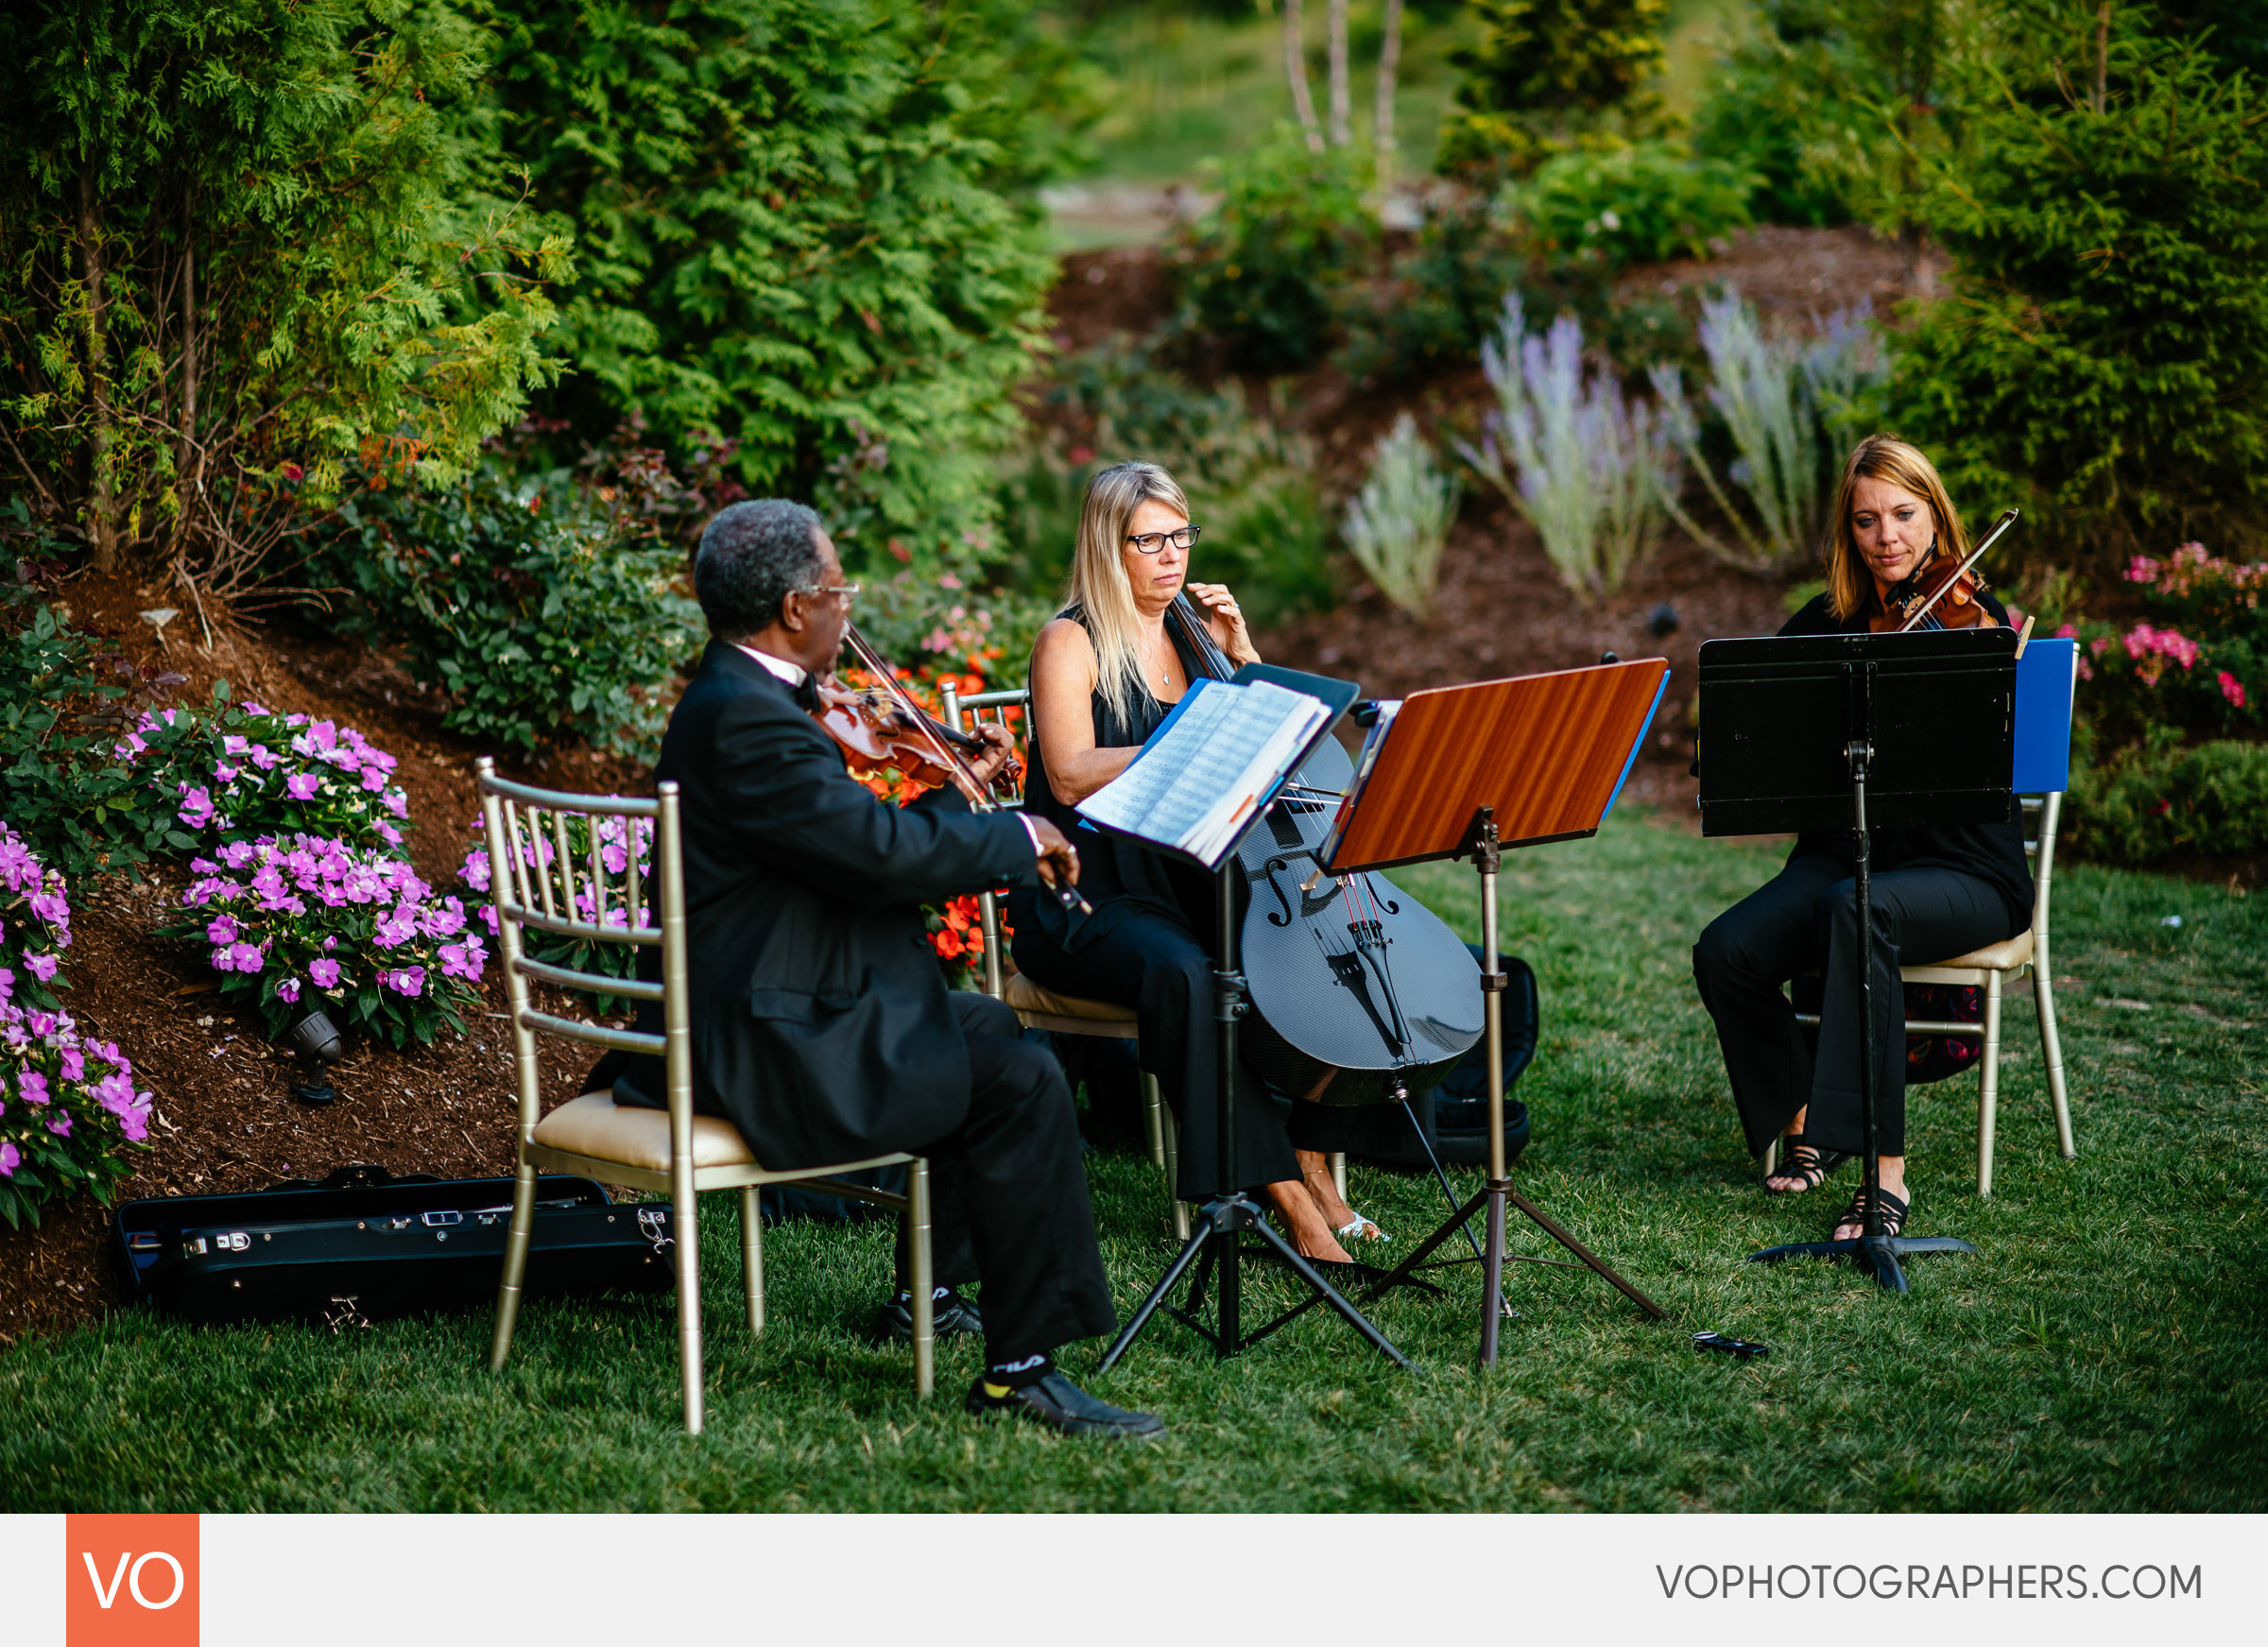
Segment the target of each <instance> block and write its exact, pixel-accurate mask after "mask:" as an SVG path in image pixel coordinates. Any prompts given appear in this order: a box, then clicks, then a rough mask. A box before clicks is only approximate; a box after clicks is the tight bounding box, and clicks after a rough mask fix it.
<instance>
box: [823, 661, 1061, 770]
mask: <svg viewBox="0 0 2268 1647" xmlns="http://www.w3.org/2000/svg"><path fill="white" fill-rule="evenodd" d="M818 691H819V708H818V712H817V715H816V719H817V721H818V723H819V725H820V727H821V728H823V729H825V731H826V733H827V735H828V736H829V737H831V738H833V740H834V741H835V742H836V743H837V744H839V745H841V746H842V748H843V752H844V753H845V754H846V755H848V756H850V757H851V761H852V762H853V763H856V764H858V765H861V766H895V767H897V768H898V770H899V771H901V772H902V773H904V774H905V776H906V777H908V778H910V779H912V780H913V781H915V782H916V783H926V784H931V785H936V784H943V783H951V782H953V781H954V772H953V770H952V769H951V768H950V767H948V766H946V765H945V764H944V763H942V762H941V761H939V760H938V759H937V757H936V752H935V748H934V744H933V740H935V741H938V742H942V743H944V744H946V745H948V746H950V747H952V748H954V749H955V750H958V751H959V752H960V753H961V754H962V755H963V756H964V757H966V758H969V759H973V758H975V757H976V756H978V755H981V754H983V753H984V751H985V749H986V748H987V747H988V746H987V745H986V743H985V741H984V740H983V739H982V738H978V737H972V736H971V735H970V734H969V733H967V732H964V731H961V730H959V729H956V728H954V727H949V726H947V725H946V724H945V723H944V722H943V721H941V720H938V719H937V718H936V716H935V715H933V714H930V713H929V712H927V711H925V710H923V709H922V708H921V707H920V706H919V704H913V703H909V702H905V701H901V700H900V699H899V698H896V697H893V696H891V695H890V694H889V693H888V692H886V691H885V690H884V689H882V688H880V687H872V686H868V687H857V686H846V685H844V684H843V683H842V682H840V681H838V680H835V679H833V678H829V679H826V680H822V681H820V682H819V687H818ZM1022 771H1023V768H1022V766H1021V765H1020V764H1018V763H1017V760H1016V757H1015V756H1013V755H1011V756H1009V757H1008V760H1007V763H1006V764H1005V765H1004V766H1003V767H1002V768H1001V769H1000V771H999V772H998V774H996V775H995V776H994V778H993V780H992V787H993V789H994V790H995V791H997V792H998V793H1000V794H1003V795H1011V796H1012V795H1014V794H1015V792H1016V781H1017V779H1018V778H1019V777H1021V776H1022Z"/></svg>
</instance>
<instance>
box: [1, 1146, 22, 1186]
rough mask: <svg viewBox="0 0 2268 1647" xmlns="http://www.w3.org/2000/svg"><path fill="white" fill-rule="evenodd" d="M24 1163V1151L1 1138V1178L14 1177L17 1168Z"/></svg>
mask: <svg viewBox="0 0 2268 1647" xmlns="http://www.w3.org/2000/svg"><path fill="white" fill-rule="evenodd" d="M23 1163H24V1152H23V1151H22V1150H20V1149H18V1148H17V1147H16V1146H15V1145H14V1144H12V1143H10V1142H9V1141H7V1140H6V1139H4V1138H0V1178H12V1177H14V1176H15V1175H16V1168H18V1167H19V1166H21V1165H23Z"/></svg>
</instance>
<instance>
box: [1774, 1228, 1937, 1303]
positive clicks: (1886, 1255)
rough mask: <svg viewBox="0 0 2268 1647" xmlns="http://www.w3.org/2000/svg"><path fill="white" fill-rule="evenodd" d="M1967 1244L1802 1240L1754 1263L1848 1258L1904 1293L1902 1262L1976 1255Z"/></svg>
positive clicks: (1921, 1239)
mask: <svg viewBox="0 0 2268 1647" xmlns="http://www.w3.org/2000/svg"><path fill="white" fill-rule="evenodd" d="M1976 1250H1977V1249H1976V1248H1975V1247H1973V1246H1971V1245H1970V1244H1968V1243H1967V1242H1966V1241H1961V1240H1958V1239H1957V1238H1955V1237H1953V1236H1950V1235H1872V1236H1864V1235H1863V1236H1861V1237H1859V1239H1858V1240H1856V1241H1798V1242H1795V1243H1792V1244H1789V1245H1787V1246H1768V1247H1766V1248H1764V1250H1763V1251H1761V1252H1752V1253H1750V1254H1749V1255H1748V1261H1749V1262H1750V1263H1752V1264H1768V1263H1778V1261H1780V1260H1781V1259H1783V1258H1847V1259H1850V1260H1852V1261H1854V1262H1856V1263H1857V1264H1858V1266H1859V1273H1860V1274H1862V1275H1867V1276H1872V1277H1873V1278H1874V1282H1875V1285H1876V1286H1878V1287H1880V1288H1881V1289H1882V1291H1883V1292H1885V1293H1902V1292H1905V1291H1906V1290H1907V1288H1906V1272H1905V1271H1904V1270H1902V1269H1900V1268H1899V1263H1898V1261H1899V1259H1901V1258H1904V1257H1906V1256H1908V1255H1909V1254H1912V1253H1921V1252H1974V1251H1976Z"/></svg>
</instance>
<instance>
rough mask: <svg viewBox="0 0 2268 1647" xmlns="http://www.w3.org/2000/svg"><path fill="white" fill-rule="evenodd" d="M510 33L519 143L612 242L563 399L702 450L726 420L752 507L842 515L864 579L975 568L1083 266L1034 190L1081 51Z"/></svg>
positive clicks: (682, 28)
mask: <svg viewBox="0 0 2268 1647" xmlns="http://www.w3.org/2000/svg"><path fill="white" fill-rule="evenodd" d="M495 16H496V23H497V26H498V29H499V32H500V34H501V36H502V41H503V44H502V47H501V50H500V52H499V54H498V59H497V70H496V75H495V77H494V81H493V84H494V87H495V94H496V96H497V98H498V100H499V103H500V105H501V114H502V125H503V133H504V141H505V143H506V146H507V147H508V148H509V149H510V150H511V151H512V152H514V153H515V154H517V155H519V156H521V157H522V158H523V159H524V161H525V162H526V163H527V164H528V166H529V168H530V175H531V188H532V191H533V194H534V197H535V199H536V200H537V202H538V203H539V204H541V206H543V207H544V208H546V209H549V210H554V211H557V212H559V213H561V214H565V215H567V216H568V217H569V218H570V219H571V220H572V221H573V223H574V224H575V227H576V234H577V236H578V240H579V242H580V244H581V245H582V246H583V247H585V248H586V249H587V251H588V260H587V263H586V266H585V269H584V273H583V275H582V278H581V279H580V280H579V281H578V283H577V284H576V288H575V292H574V294H573V298H572V300H571V301H569V302H567V303H565V304H564V305H563V308H562V317H561V325H560V328H559V339H560V342H561V345H562V347H563V348H565V349H566V350H567V351H568V352H569V353H570V354H571V355H572V357H573V358H574V360H575V361H576V365H577V366H578V367H579V368H580V371H579V374H578V375H577V376H576V378H574V379H571V380H570V381H569V382H567V383H566V384H565V385H563V386H562V388H561V390H560V392H559V394H558V396H556V397H554V399H553V401H552V402H551V404H552V406H553V408H554V409H555V410H558V411H559V412H561V413H563V414H564V415H565V416H567V417H568V418H569V419H570V420H573V421H574V422H575V423H576V426H577V429H578V431H579V432H580V433H581V434H582V435H583V437H585V438H589V437H591V436H592V435H593V433H594V432H595V431H596V430H598V429H600V428H603V427H605V426H606V425H608V424H610V423H612V422H613V421H614V420H616V419H617V418H619V417H623V416H626V415H628V414H630V413H637V414H640V415H643V416H644V419H645V420H647V422H648V423H649V424H650V425H651V427H652V428H653V429H654V430H655V431H656V433H657V435H658V436H659V437H660V438H661V439H662V442H663V443H664V444H665V445H666V446H668V447H669V448H670V449H671V450H672V451H673V453H676V454H678V455H682V453H683V450H684V448H685V446H686V444H687V443H688V442H689V441H691V440H693V439H694V438H696V437H699V436H700V435H701V434H702V433H703V432H704V431H708V430H713V431H715V432H716V433H717V434H719V435H721V436H722V437H725V438H726V439H727V440H729V441H730V442H732V443H733V448H734V453H733V463H734V464H735V466H736V468H737V472H738V477H739V479H740V481H741V482H742V484H744V485H745V486H747V488H748V489H750V490H751V491H754V492H756V493H759V494H764V493H778V494H784V495H790V496H796V497H802V498H806V499H808V500H809V501H811V502H812V503H813V504H814V505H815V506H816V507H817V508H818V509H819V511H820V513H821V514H823V515H824V516H826V517H827V521H828V524H829V529H830V531H831V533H832V534H833V537H834V538H835V540H837V542H838V543H839V544H840V546H841V547H842V549H843V551H844V554H845V557H846V560H847V562H848V564H849V565H850V566H851V570H852V575H853V576H863V575H866V574H867V573H868V572H870V571H873V570H875V569H876V568H878V567H884V566H886V562H885V560H884V559H883V557H884V555H885V552H886V551H887V550H888V548H889V545H890V544H891V542H892V541H893V540H895V541H896V542H897V543H898V544H900V545H901V546H902V547H904V548H906V549H907V550H908V551H909V552H911V553H913V554H915V555H919V556H920V557H922V558H923V560H924V564H925V567H927V566H929V565H930V562H931V561H932V558H935V559H936V561H937V562H938V563H941V564H943V565H945V566H948V567H951V568H954V569H957V570H961V571H968V570H971V565H972V563H973V560H974V558H975V552H976V550H977V549H979V548H981V547H982V546H983V543H984V532H983V528H985V527H986V526H987V525H988V522H987V520H986V519H985V513H986V510H987V509H988V504H989V499H988V480H989V474H990V465H989V463H988V458H987V451H988V448H992V447H997V446H999V445H1000V444H1002V443H1004V442H1005V440H1007V439H1008V438H1010V437H1012V435H1013V433H1014V430H1015V420H1014V414H1013V410H1012V408H1011V406H1010V404H1009V401H1008V395H1009V391H1010V390H1011V389H1012V388H1013V386H1015V384H1016V383H1017V381H1018V380H1019V379H1020V378H1021V377H1022V375H1023V374H1024V372H1025V371H1026V370H1027V369H1028V366H1029V356H1030V352H1031V350H1032V348H1033V346H1034V345H1035V344H1036V343H1037V342H1038V340H1039V338H1040V327H1041V323H1042V316H1041V313H1040V299H1041V296H1042V294H1043V293H1044V292H1045V290H1046V287H1047V284H1048V283H1049V281H1050V280H1051V279H1052V278H1053V276H1054V272H1055V266H1054V263H1053V260H1051V259H1050V258H1048V257H1046V256H1045V255H1044V254H1043V252H1042V250H1041V233H1042V226H1041V224H1040V216H1039V214H1038V211H1037V208H1036V207H1034V206H1033V205H1031V204H1030V201H1029V190H1028V188H1027V186H1026V185H1028V184H1029V183H1030V182H1032V181H1034V180H1036V174H1037V173H1039V172H1040V170H1041V169H1042V168H1043V167H1044V165H1045V164H1046V163H1047V156H1046V154H1045V153H1044V152H1043V150H1044V149H1045V147H1046V146H1047V145H1048V144H1049V143H1051V142H1052V141H1053V139H1052V138H1051V137H1050V136H1049V135H1048V133H1047V132H1046V131H1045V130H1043V129H1042V124H1043V123H1041V122H1040V121H1039V120H1038V119H1037V118H1036V108H1037V105H1039V104H1040V103H1041V102H1043V101H1045V100H1046V99H1047V98H1048V97H1049V96H1050V95H1051V88H1053V87H1054V86H1055V85H1056V84H1057V80H1058V78H1059V77H1060V76H1061V75H1062V74H1064V73H1067V72H1069V69H1068V67H1067V64H1068V58H1067V56H1066V55H1065V54H1063V53H1062V52H1061V50H1060V48H1053V47H1050V45H1049V44H1048V40H1047V37H1046V34H1045V32H1044V30H1043V28H1042V27H1041V26H1040V24H1039V23H1038V22H1037V21H1036V20H1035V19H1033V17H1032V16H1031V13H1030V9H1029V8H1025V7H1022V6H1017V5H1012V4H1009V3H1008V0H945V3H943V4H938V5H932V6H905V5H892V4H887V3H885V0H679V3H677V4H672V5H669V6H666V7H651V6H634V7H633V6H595V7H594V6H588V5H584V4H581V3H580V0H532V3H530V4H524V5H516V6H511V7H508V8H507V7H503V6H498V7H496V8H495ZM972 529H974V531H975V535H976V542H975V543H974V544H971V541H970V540H969V539H968V538H967V537H966V536H965V534H968V533H970V532H971V530H972ZM893 570H894V569H893Z"/></svg>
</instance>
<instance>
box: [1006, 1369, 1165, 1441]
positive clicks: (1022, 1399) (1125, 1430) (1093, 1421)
mask: <svg viewBox="0 0 2268 1647" xmlns="http://www.w3.org/2000/svg"><path fill="white" fill-rule="evenodd" d="M961 1405H962V1407H963V1408H965V1409H966V1410H967V1411H969V1412H971V1413H973V1414H974V1415H977V1416H978V1417H980V1418H982V1417H985V1416H987V1415H989V1414H993V1413H1014V1414H1017V1415H1020V1416H1022V1417H1025V1418H1030V1419H1033V1420H1035V1421H1037V1422H1039V1423H1041V1424H1045V1425H1046V1426H1047V1427H1048V1428H1049V1429H1051V1430H1060V1431H1062V1432H1063V1433H1064V1434H1066V1435H1108V1436H1111V1437H1113V1438H1115V1439H1118V1440H1122V1441H1150V1440H1154V1439H1155V1438H1157V1437H1158V1436H1160V1435H1162V1434H1164V1433H1165V1420H1164V1419H1162V1418H1160V1417H1159V1416H1158V1415H1156V1414H1155V1413H1129V1412H1127V1411H1126V1410H1125V1408H1124V1407H1113V1406H1112V1405H1111V1404H1110V1403H1109V1402H1108V1401H1103V1400H1098V1399H1096V1398H1094V1397H1092V1396H1091V1395H1089V1394H1088V1393H1087V1392H1086V1391H1085V1390H1082V1389H1081V1388H1079V1386H1078V1385H1076V1384H1074V1383H1073V1382H1072V1381H1070V1380H1069V1379H1067V1378H1065V1377H1064V1376H1063V1375H1062V1374H1061V1373H1059V1372H1051V1373H1049V1374H1048V1375H1047V1376H1046V1377H1045V1378H1043V1379H1041V1380H1040V1381H1039V1382H1038V1383H1036V1384H1025V1385H1024V1386H1022V1388H1021V1389H1013V1390H1010V1391H1009V1392H1008V1393H1007V1394H1006V1395H1005V1396H994V1395H993V1394H992V1393H991V1392H990V1391H988V1390H987V1389H986V1388H985V1381H984V1380H983V1379H981V1378H980V1379H978V1380H977V1381H975V1382H974V1383H972V1384H971V1385H970V1386H969V1398H968V1399H967V1400H965V1401H963V1402H962V1403H961Z"/></svg>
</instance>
